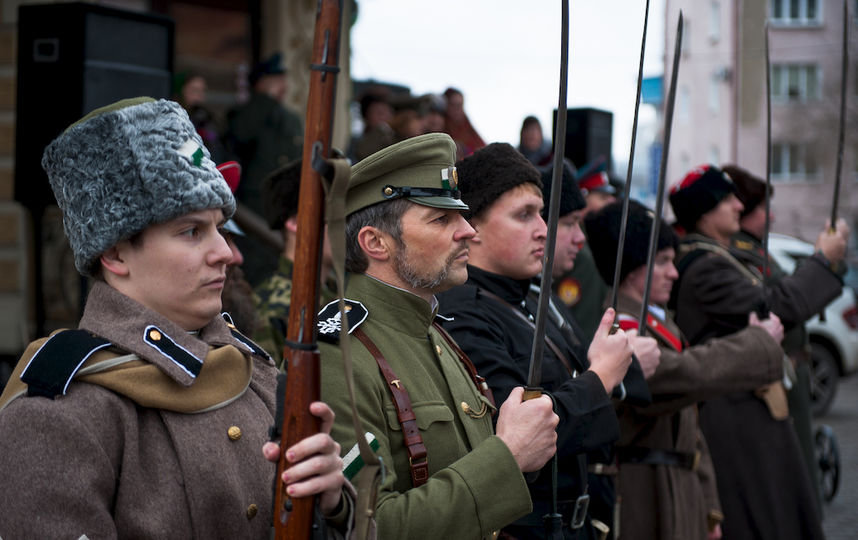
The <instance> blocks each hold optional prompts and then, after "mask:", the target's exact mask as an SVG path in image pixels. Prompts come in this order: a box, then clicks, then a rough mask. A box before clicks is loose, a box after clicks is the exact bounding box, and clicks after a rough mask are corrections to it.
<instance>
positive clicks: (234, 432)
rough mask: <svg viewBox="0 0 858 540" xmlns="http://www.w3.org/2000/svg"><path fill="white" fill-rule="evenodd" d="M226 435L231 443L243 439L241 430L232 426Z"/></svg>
mask: <svg viewBox="0 0 858 540" xmlns="http://www.w3.org/2000/svg"><path fill="white" fill-rule="evenodd" d="M226 434H227V436H228V437H229V440H231V441H237V440H238V439H240V438H241V428H239V427H238V426H232V427H231V428H229V429H228V430H226Z"/></svg>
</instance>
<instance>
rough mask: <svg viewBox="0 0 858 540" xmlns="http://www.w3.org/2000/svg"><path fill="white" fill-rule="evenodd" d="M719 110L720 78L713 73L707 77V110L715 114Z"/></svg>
mask: <svg viewBox="0 0 858 540" xmlns="http://www.w3.org/2000/svg"><path fill="white" fill-rule="evenodd" d="M720 108H721V77H720V76H719V75H718V74H717V73H715V74H713V75H712V76H711V77H709V110H710V111H711V112H713V113H717V112H718V111H719V110H720Z"/></svg>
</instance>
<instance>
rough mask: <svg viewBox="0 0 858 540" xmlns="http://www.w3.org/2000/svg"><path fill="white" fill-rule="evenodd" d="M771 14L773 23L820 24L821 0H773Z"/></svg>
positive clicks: (794, 24)
mask: <svg viewBox="0 0 858 540" xmlns="http://www.w3.org/2000/svg"><path fill="white" fill-rule="evenodd" d="M769 7H770V11H769V15H770V18H771V20H772V22H773V23H775V24H781V25H790V26H815V25H818V24H820V23H821V22H822V21H821V18H820V13H819V0H771V4H770V6H769Z"/></svg>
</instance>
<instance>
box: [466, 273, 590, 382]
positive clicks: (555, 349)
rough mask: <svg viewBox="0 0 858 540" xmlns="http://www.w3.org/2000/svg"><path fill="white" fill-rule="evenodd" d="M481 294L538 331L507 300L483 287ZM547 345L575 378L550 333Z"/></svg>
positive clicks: (546, 340) (570, 366) (546, 336)
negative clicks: (504, 307) (501, 305)
mask: <svg viewBox="0 0 858 540" xmlns="http://www.w3.org/2000/svg"><path fill="white" fill-rule="evenodd" d="M479 292H480V294H483V295H485V296H487V297H488V298H491V299H492V300H494V301H496V302H498V303H500V304H503V305H504V306H506V307H508V308H509V309H510V310H512V312H513V313H515V315H516V317H518V318H519V319H521V320H522V321H524V323H525V324H527V325H528V326H529V327H531V328H533V330H534V331H535V330H536V325H535V324H533V321H531V320H530V319H528V318H527V317H526V316H525V315H524V313H522V312H521V311H519V310H518V309H516V307H515V306H513V305H512V304H510V303H509V302H507V301H506V300H504V299H503V298H501V297H500V296H498V295H496V294H495V293H493V292H490V291H487V290H485V289H483V288H482V287H480V289H479ZM545 344H546V345H548V348H549V349H551V352H553V353H554V356H556V357H557V359H558V360H560V361H561V362H562V363H563V366H564V367H565V368H566V371H568V372H569V374H570V375H572V376H573V377H574V374H575V370H574V369H573V368H572V364H571V363H570V362H569V359H568V358H566V355H565V354H563V352H562V351H561V350H560V347H558V346H557V344H556V343H554V340H553V339H551V338H550V337H548V333H546V334H545ZM537 384H538V383H537Z"/></svg>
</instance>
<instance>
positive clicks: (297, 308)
mask: <svg viewBox="0 0 858 540" xmlns="http://www.w3.org/2000/svg"><path fill="white" fill-rule="evenodd" d="M341 7H342V6H341V1H338V0H319V1H318V4H317V7H316V28H315V37H314V40H313V52H312V60H311V62H312V63H311V64H310V70H311V77H310V88H309V93H308V95H309V97H308V99H307V115H306V128H305V130H304V152H303V164H302V168H301V181H300V188H299V191H300V193H299V204H298V216H297V219H298V231H299V233H298V237H297V241H296V247H295V271H294V273H293V276H292V299H291V307H290V309H289V326H288V332H287V336H286V345H285V347H284V351H283V358H284V364H283V369H284V371H286V372H287V373H288V377H287V380H286V384H285V386H286V388H285V391H284V389H283V384H282V378H283V376H282V375H281V377H280V379H281V382H280V383H279V384H278V387H277V414H276V417H275V426H274V428H273V429H272V436H276V435H278V434H279V435H281V437H282V439H281V449H282V451H281V453H280V459H279V461H278V463H277V477H276V479H275V489H274V536H275V538H276V539H278V540H285V539H287V538H288V539H308V540H309V539H310V538H313V536H314V534H316V533H317V532H318V531H319V530H320V519H321V518H320V516H319V515H318V511H317V509H316V497H302V498H295V499H293V498H291V497H290V496H289V495H288V493H287V492H286V485H284V483H283V481H282V479H281V478H282V475H283V471H284V470H285V469H286V468H287V466H288V465H287V463H286V449H287V448H289V447H290V446H292V445H294V444H296V443H297V442H299V441H301V440H302V439H304V438H306V437H309V436H311V435H314V434H316V433H318V432H319V428H320V424H319V420H318V419H317V418H316V417H314V416H313V415H311V414H310V410H309V406H310V403H312V402H314V401H318V400H319V397H320V388H319V383H320V368H319V349H318V348H317V345H316V313H317V312H318V304H319V281H320V276H319V272H320V267H321V245H322V240H323V236H322V235H323V231H324V226H323V223H324V221H323V220H324V190H323V187H322V183H321V179H320V175H319V173H318V172H317V171H316V170H315V169H314V168H313V164H314V158H316V159H317V160H318V159H319V158H321V157H323V156H327V155H329V154H330V144H331V132H332V126H333V109H334V99H335V94H336V74H337V72H338V71H339V67H338V66H337V60H338V55H339V39H340V24H341ZM286 396H288V399H287V398H286ZM278 429H279V433H278Z"/></svg>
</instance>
